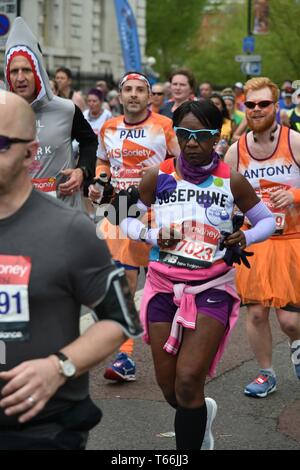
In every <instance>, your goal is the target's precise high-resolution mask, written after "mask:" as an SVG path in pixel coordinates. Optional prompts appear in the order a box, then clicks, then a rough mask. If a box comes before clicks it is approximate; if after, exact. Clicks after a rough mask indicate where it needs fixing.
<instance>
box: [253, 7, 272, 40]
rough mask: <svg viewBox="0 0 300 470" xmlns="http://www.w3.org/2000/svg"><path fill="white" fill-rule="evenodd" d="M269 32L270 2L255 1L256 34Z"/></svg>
mask: <svg viewBox="0 0 300 470" xmlns="http://www.w3.org/2000/svg"><path fill="white" fill-rule="evenodd" d="M268 32H269V1H268V0H254V28H253V33H254V34H266V33H268Z"/></svg>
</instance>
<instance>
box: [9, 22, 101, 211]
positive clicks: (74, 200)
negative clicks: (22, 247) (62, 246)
mask: <svg viewBox="0 0 300 470" xmlns="http://www.w3.org/2000/svg"><path fill="white" fill-rule="evenodd" d="M5 79H6V84H7V87H8V89H9V90H10V91H12V92H13V93H16V94H18V95H19V96H21V97H23V98H24V99H26V101H27V102H28V103H29V104H31V106H32V108H33V110H34V112H35V114H36V121H37V134H38V135H37V138H38V141H39V149H38V152H37V155H36V157H35V161H34V162H33V165H32V166H31V167H30V170H29V172H30V176H31V178H32V181H33V183H34V185H35V187H36V188H38V189H40V190H41V191H44V192H47V193H48V194H51V195H53V196H55V197H56V196H57V197H59V198H60V199H62V200H64V201H65V202H66V203H67V204H68V205H69V206H72V207H75V208H78V209H81V208H82V202H81V200H82V198H81V192H80V188H81V187H82V185H83V183H84V182H85V181H86V183H87V184H88V182H89V181H90V182H91V181H92V179H93V176H94V173H95V164H96V151H97V145H98V142H97V137H96V136H95V134H94V132H93V130H92V128H91V127H90V125H89V124H88V122H87V121H86V120H85V119H84V117H83V114H82V112H81V111H80V109H79V108H78V107H77V106H76V105H74V103H73V102H72V101H71V100H65V99H62V98H59V97H57V96H54V95H53V93H52V91H51V88H50V84H49V78H48V75H47V72H46V70H45V68H44V65H43V56H42V53H41V49H40V46H39V44H38V41H37V39H36V38H35V37H34V35H33V34H32V32H31V30H30V29H29V27H28V26H27V24H26V23H25V21H24V20H23V18H21V17H18V18H16V20H15V21H14V24H13V26H12V29H11V32H10V34H9V37H8V39H7V43H6V50H5ZM73 139H76V140H77V141H78V142H79V155H80V156H79V160H78V162H77V165H76V162H75V159H74V157H73V154H72V145H71V142H72V140H73Z"/></svg>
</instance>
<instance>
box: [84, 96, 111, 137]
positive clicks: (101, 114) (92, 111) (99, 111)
mask: <svg viewBox="0 0 300 470" xmlns="http://www.w3.org/2000/svg"><path fill="white" fill-rule="evenodd" d="M87 105H88V109H86V110H85V111H84V113H83V115H84V117H85V119H86V120H87V121H88V123H89V124H90V126H91V128H92V129H93V131H94V132H95V134H96V135H97V137H98V138H99V136H100V131H101V128H102V126H103V124H104V123H105V121H107V120H108V119H110V118H111V117H112V113H111V112H110V111H108V110H107V109H103V93H102V92H101V91H100V90H98V89H97V88H92V89H91V90H90V91H89V92H88V95H87Z"/></svg>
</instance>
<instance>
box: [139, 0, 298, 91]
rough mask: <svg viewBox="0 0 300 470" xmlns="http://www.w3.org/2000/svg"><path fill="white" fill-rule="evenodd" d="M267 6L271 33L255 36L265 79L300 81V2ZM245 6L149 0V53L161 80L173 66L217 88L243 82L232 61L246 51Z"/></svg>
mask: <svg viewBox="0 0 300 470" xmlns="http://www.w3.org/2000/svg"><path fill="white" fill-rule="evenodd" d="M252 3H253V2H252ZM269 5H270V8H269V11H270V28H269V33H267V34H264V35H256V36H255V39H256V46H255V54H258V55H261V56H262V75H265V76H268V77H270V78H271V79H272V80H274V81H275V82H276V83H278V84H281V83H282V82H283V81H284V80H285V79H286V78H291V79H292V80H293V79H300V62H299V61H298V58H299V57H300V28H299V17H300V2H299V1H298V0H269ZM247 6H248V0H244V2H243V3H241V2H234V1H232V2H231V3H228V2H225V1H221V0H220V1H219V2H218V3H217V4H216V2H209V1H200V0H188V1H187V2H182V1H181V0H160V1H159V0H148V2H147V28H148V31H147V53H148V54H149V55H153V56H155V57H156V59H157V70H158V72H159V73H160V74H161V78H162V79H167V78H168V75H169V73H170V71H171V70H172V67H174V66H179V67H182V66H185V67H189V68H191V69H192V70H193V72H194V73H195V75H196V77H197V78H198V80H199V81H204V80H209V81H211V82H213V84H214V85H215V86H219V87H222V86H227V85H230V84H233V83H234V82H236V81H245V79H246V76H245V75H244V74H243V73H242V72H241V70H240V64H239V63H237V62H235V60H234V57H235V56H236V55H239V54H242V53H243V52H242V44H243V38H244V37H245V36H247V35H248V31H247V12H248V9H247ZM252 10H253V9H252Z"/></svg>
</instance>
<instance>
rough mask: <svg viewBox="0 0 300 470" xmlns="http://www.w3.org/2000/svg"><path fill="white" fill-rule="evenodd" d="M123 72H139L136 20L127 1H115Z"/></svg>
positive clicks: (139, 53) (139, 59) (139, 54)
mask: <svg viewBox="0 0 300 470" xmlns="http://www.w3.org/2000/svg"><path fill="white" fill-rule="evenodd" d="M115 9H116V15H117V20H118V29H119V36H120V43H121V47H122V53H123V60H124V68H125V72H128V71H129V70H134V71H137V72H141V69H142V63H141V52H140V44H139V36H138V31H137V24H136V19H135V16H134V14H133V11H132V8H131V6H130V5H129V3H128V1H127V0H115Z"/></svg>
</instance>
